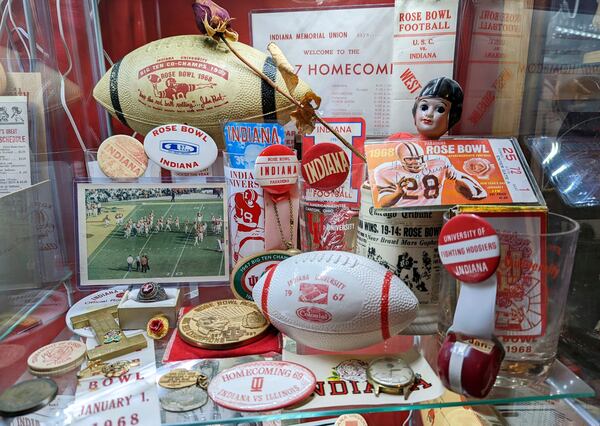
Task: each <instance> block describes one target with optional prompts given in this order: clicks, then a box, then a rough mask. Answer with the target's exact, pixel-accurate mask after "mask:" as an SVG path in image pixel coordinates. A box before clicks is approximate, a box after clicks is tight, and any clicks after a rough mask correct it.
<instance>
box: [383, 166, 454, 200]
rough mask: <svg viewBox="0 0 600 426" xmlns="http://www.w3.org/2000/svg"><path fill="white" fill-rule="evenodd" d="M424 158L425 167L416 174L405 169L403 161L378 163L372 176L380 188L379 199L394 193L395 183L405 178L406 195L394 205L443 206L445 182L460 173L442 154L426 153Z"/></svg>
mask: <svg viewBox="0 0 600 426" xmlns="http://www.w3.org/2000/svg"><path fill="white" fill-rule="evenodd" d="M423 160H424V162H425V166H424V167H423V170H421V171H420V172H417V173H411V172H409V171H407V170H406V169H404V167H403V166H402V163H401V162H400V161H391V162H389V163H383V164H380V165H379V166H377V167H376V168H375V170H374V172H373V175H374V178H375V185H377V189H378V191H379V196H378V197H379V198H378V199H379V200H381V197H384V196H386V195H389V194H392V193H394V192H395V190H396V183H398V182H401V181H402V179H406V182H405V184H404V195H403V196H402V198H400V199H399V200H398V202H396V204H395V205H394V206H393V207H406V206H432V205H440V204H441V203H440V197H441V195H442V188H443V187H444V181H445V180H446V179H451V180H454V179H456V178H457V176H458V175H459V172H458V170H456V169H455V168H454V166H452V164H451V163H450V160H448V158H447V157H445V156H443V155H425V156H424V157H423Z"/></svg>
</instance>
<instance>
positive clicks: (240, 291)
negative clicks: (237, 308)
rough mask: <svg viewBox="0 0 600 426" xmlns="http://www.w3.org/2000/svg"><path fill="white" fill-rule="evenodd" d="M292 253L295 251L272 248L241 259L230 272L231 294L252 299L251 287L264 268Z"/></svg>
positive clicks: (277, 262) (263, 271)
mask: <svg viewBox="0 0 600 426" xmlns="http://www.w3.org/2000/svg"><path fill="white" fill-rule="evenodd" d="M294 254H297V253H293V252H290V251H284V250H272V251H267V252H261V253H256V254H253V255H251V256H248V257H245V258H243V259H241V260H240V261H239V262H238V263H237V264H236V265H235V267H234V268H233V271H232V272H231V279H230V285H231V291H233V295H234V296H235V297H237V298H239V299H244V300H250V301H252V300H254V299H252V289H253V288H254V284H256V283H257V282H258V280H259V279H260V277H262V275H263V274H264V273H265V272H266V270H267V269H268V268H270V267H272V266H275V265H278V264H279V262H281V261H282V260H285V259H287V258H288V257H290V256H293V255H294Z"/></svg>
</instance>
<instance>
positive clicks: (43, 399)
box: [0, 379, 58, 417]
mask: <svg viewBox="0 0 600 426" xmlns="http://www.w3.org/2000/svg"><path fill="white" fill-rule="evenodd" d="M57 393H58V386H57V385H56V383H55V382H54V380H50V379H34V380H27V381H25V382H21V383H18V384H16V385H14V386H11V387H10V388H8V389H7V390H5V391H4V393H2V395H0V415H1V416H5V417H15V416H23V415H25V414H29V413H33V412H34V411H37V410H39V409H41V408H43V407H45V406H46V405H48V404H50V403H51V402H52V400H53V399H54V397H55V396H56V394H57Z"/></svg>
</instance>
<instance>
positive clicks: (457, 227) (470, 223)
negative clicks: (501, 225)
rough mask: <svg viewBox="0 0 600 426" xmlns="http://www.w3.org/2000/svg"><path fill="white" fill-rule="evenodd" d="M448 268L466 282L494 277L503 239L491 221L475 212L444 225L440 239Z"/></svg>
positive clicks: (440, 250) (439, 243)
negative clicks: (499, 237) (500, 239)
mask: <svg viewBox="0 0 600 426" xmlns="http://www.w3.org/2000/svg"><path fill="white" fill-rule="evenodd" d="M438 251H439V254H440V260H441V261H442V264H443V265H444V267H445V268H446V269H447V270H448V272H450V274H452V276H454V277H455V278H457V279H459V280H460V281H462V282H465V283H479V282H482V281H485V280H486V279H488V278H490V277H491V276H492V275H493V274H494V272H496V269H497V268H498V265H499V263H500V241H499V239H498V235H497V234H496V231H495V230H494V228H493V227H492V225H490V223H489V222H487V221H486V220H484V219H482V218H481V217H479V216H476V215H474V214H461V215H458V216H455V217H453V218H452V219H450V220H449V221H448V222H446V223H445V224H444V226H443V227H442V230H441V232H440V237H439V239H438Z"/></svg>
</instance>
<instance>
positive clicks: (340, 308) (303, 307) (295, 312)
mask: <svg viewBox="0 0 600 426" xmlns="http://www.w3.org/2000/svg"><path fill="white" fill-rule="evenodd" d="M252 297H253V298H254V302H255V303H256V304H257V305H258V307H259V308H260V310H261V311H262V313H263V315H264V316H265V317H266V318H267V319H268V320H269V321H270V322H271V324H273V325H274V326H275V327H276V328H277V329H278V330H280V331H281V332H282V333H284V334H286V335H288V336H289V337H291V338H292V339H294V340H296V341H298V342H301V343H303V344H305V345H308V346H310V347H313V348H316V349H321V350H326V351H346V350H353V349H360V348H364V347H367V346H371V345H374V344H376V343H379V342H381V341H383V340H385V339H387V338H389V337H391V336H394V335H396V334H398V333H400V332H401V331H402V330H403V329H404V328H405V327H407V326H408V325H409V324H410V323H411V322H412V321H413V320H414V319H415V317H416V316H417V310H418V304H419V302H418V301H417V298H416V297H415V295H414V294H413V293H412V292H411V291H410V289H409V288H408V287H407V286H406V285H405V284H404V283H403V282H402V281H401V280H400V279H399V278H398V277H396V276H395V275H394V274H393V273H391V272H390V271H388V270H387V269H386V268H384V267H383V266H381V265H379V264H378V263H376V262H374V261H372V260H370V259H367V258H366V257H363V256H359V255H356V254H353V253H346V252H341V251H315V252H309V253H302V254H299V255H296V256H293V257H290V258H289V259H285V260H284V261H282V262H281V263H279V264H278V265H277V266H276V267H273V268H271V269H269V270H268V271H267V273H265V274H264V275H263V276H262V277H261V279H260V280H259V281H258V283H257V284H256V285H255V286H254V289H253V290H252Z"/></svg>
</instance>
